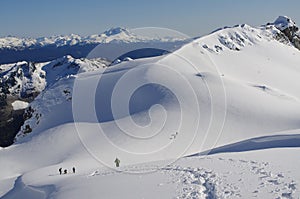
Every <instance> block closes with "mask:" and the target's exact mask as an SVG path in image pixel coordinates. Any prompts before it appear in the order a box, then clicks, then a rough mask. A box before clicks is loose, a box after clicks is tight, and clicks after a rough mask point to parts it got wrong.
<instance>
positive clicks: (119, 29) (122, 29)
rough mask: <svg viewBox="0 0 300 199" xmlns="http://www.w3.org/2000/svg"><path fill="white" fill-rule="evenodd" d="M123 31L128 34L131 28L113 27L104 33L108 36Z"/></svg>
mask: <svg viewBox="0 0 300 199" xmlns="http://www.w3.org/2000/svg"><path fill="white" fill-rule="evenodd" d="M121 33H125V34H127V35H129V34H130V32H129V30H127V29H126V28H123V27H116V28H111V29H109V30H107V31H105V32H104V33H103V34H104V35H106V36H112V35H117V34H121Z"/></svg>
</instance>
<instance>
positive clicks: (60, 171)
mask: <svg viewBox="0 0 300 199" xmlns="http://www.w3.org/2000/svg"><path fill="white" fill-rule="evenodd" d="M58 171H59V175H61V174H62V168H61V167H60V168H59V169H58Z"/></svg>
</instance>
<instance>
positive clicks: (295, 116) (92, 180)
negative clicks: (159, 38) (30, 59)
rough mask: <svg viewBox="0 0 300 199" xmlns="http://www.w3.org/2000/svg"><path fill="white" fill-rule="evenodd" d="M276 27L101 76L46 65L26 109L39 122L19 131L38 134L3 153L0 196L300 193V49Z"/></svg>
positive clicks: (225, 36)
mask: <svg viewBox="0 0 300 199" xmlns="http://www.w3.org/2000/svg"><path fill="white" fill-rule="evenodd" d="M117 32H118V31H116V32H114V31H111V33H109V34H111V35H114V34H118V33H117ZM279 32H280V30H278V29H276V27H274V25H267V26H262V27H260V28H253V27H250V26H247V25H240V26H236V27H233V28H226V29H222V30H219V31H216V32H214V33H212V34H211V35H207V36H205V37H202V38H198V39H196V40H193V41H191V42H190V43H188V44H185V45H183V46H181V47H180V48H179V49H177V50H175V51H173V52H169V53H168V54H165V55H163V56H158V57H151V58H142V59H129V58H128V59H126V60H124V61H122V62H120V63H118V62H116V63H115V64H113V65H111V66H110V67H106V68H100V69H96V70H89V69H88V67H83V66H84V64H86V63H85V62H84V63H82V62H81V61H79V60H77V61H76V62H75V64H71V65H67V70H66V68H65V67H62V68H60V66H63V65H64V64H63V65H58V66H55V64H48V65H47V67H45V68H48V69H49V70H50V68H52V69H53V74H52V75H51V74H48V76H47V73H46V77H45V81H46V82H47V84H46V86H45V88H44V90H43V91H42V92H41V93H40V94H39V96H38V97H37V98H36V99H35V100H34V101H33V102H32V103H30V106H31V107H32V108H33V109H34V110H35V112H34V114H38V119H37V118H35V117H32V118H31V119H28V120H27V121H26V122H25V124H24V125H23V128H26V125H30V126H31V127H32V132H31V133H27V134H24V133H22V132H20V134H19V137H18V138H17V141H16V143H15V144H14V145H13V146H11V147H8V148H7V149H1V150H0V161H1V163H2V162H4V164H3V166H2V170H1V172H0V174H1V176H4V177H3V179H4V180H3V181H2V180H1V182H4V183H5V185H6V186H4V187H1V188H0V191H1V192H0V193H2V196H5V197H7V198H10V197H8V196H10V194H12V193H14V192H18V191H17V190H20V188H21V189H22V188H23V185H26V186H27V187H28V189H27V188H26V189H25V192H27V191H28V192H29V193H32V194H33V195H34V194H35V192H34V191H42V192H43V191H45V190H50V188H49V187H52V188H53V187H54V188H53V189H51V190H52V191H51V193H49V194H47V197H50V198H83V197H88V198H99V197H103V198H122V197H123V198H251V197H257V198H294V197H297V196H298V195H299V190H298V184H299V183H300V180H299V179H300V176H299V172H298V170H299V169H298V165H299V160H300V159H299V144H298V141H299V135H298V134H299V129H300V122H299V121H300V119H299V118H300V100H299V99H300V88H299V86H298V84H297V82H298V81H299V79H300V68H299V63H300V51H299V50H298V49H296V48H295V47H294V46H293V45H291V43H284V42H282V41H279V40H278V39H277V38H276V36H275V35H276V34H277V33H279ZM132 50H136V49H132ZM120 56H122V55H120ZM117 57H118V56H117ZM117 57H115V58H117ZM62 62H64V61H63V60H62ZM67 62H68V63H69V61H67ZM78 62H80V63H78ZM72 63H74V62H72ZM76 63H77V64H76ZM66 71H68V72H69V73H68V72H66ZM39 114H41V115H39ZM274 154H276V155H274ZM117 159H118V160H119V163H120V165H119V166H118V167H117V165H116V164H115V160H117ZM73 166H75V167H76V173H70V172H68V173H67V174H63V175H59V173H58V169H59V168H64V169H68V171H70V169H71V168H72V167H73ZM14 181H15V182H16V186H14V185H13V183H12V182H14ZM26 186H25V187H26ZM9 187H10V188H11V189H10V190H11V191H9ZM32 187H34V190H32V189H31V188H32ZM43 187H44V188H46V189H43ZM47 188H49V189H47ZM43 193H44V192H43Z"/></svg>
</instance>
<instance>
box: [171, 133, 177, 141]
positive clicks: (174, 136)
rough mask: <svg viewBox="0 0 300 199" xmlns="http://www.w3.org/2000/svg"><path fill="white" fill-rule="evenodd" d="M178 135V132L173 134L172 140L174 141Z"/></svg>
mask: <svg viewBox="0 0 300 199" xmlns="http://www.w3.org/2000/svg"><path fill="white" fill-rule="evenodd" d="M177 135H178V132H176V133H174V134H171V137H170V140H174V139H175V138H176V137H177Z"/></svg>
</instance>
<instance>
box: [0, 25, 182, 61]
mask: <svg viewBox="0 0 300 199" xmlns="http://www.w3.org/2000/svg"><path fill="white" fill-rule="evenodd" d="M182 40H183V39H182V38H174V37H155V38H153V37H147V36H142V35H137V34H135V33H133V32H132V31H130V30H128V29H126V28H121V27H117V28H111V29H109V30H107V31H105V32H103V33H101V34H97V35H90V36H80V35H76V34H70V35H64V36H51V37H40V38H18V37H13V36H8V37H3V38H0V54H1V55H2V56H1V57H2V58H1V60H0V64H6V63H14V62H18V61H33V62H45V61H51V60H53V59H56V58H59V57H62V56H65V55H71V56H73V57H74V58H82V57H86V56H87V55H88V54H89V53H90V52H91V51H92V50H93V49H94V48H95V47H96V46H97V45H100V44H102V45H103V49H106V48H107V47H108V48H110V49H112V48H120V46H121V45H122V46H123V47H124V48H125V49H128V48H130V47H131V46H132V44H135V45H136V44H140V45H139V48H140V47H143V46H144V45H142V44H145V43H151V44H162V43H163V44H169V45H167V46H174V43H178V42H182ZM165 47H166V45H163V48H165ZM169 48H170V47H168V48H167V49H169ZM134 49H135V48H134ZM101 50H102V49H101ZM114 51H115V50H114ZM109 54H111V52H109V53H106V52H103V55H102V54H101V56H102V57H103V56H108V55H109ZM111 61H113V60H111Z"/></svg>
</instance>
